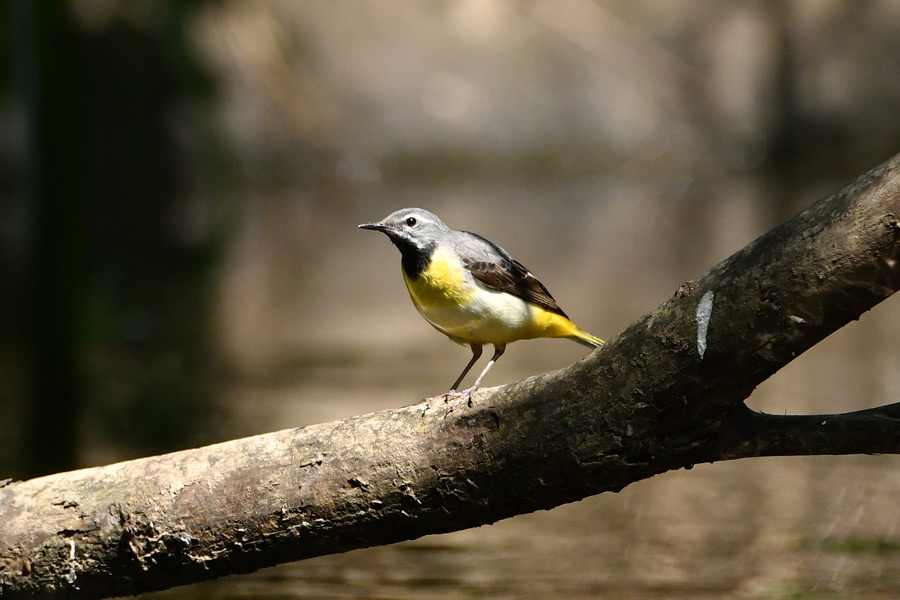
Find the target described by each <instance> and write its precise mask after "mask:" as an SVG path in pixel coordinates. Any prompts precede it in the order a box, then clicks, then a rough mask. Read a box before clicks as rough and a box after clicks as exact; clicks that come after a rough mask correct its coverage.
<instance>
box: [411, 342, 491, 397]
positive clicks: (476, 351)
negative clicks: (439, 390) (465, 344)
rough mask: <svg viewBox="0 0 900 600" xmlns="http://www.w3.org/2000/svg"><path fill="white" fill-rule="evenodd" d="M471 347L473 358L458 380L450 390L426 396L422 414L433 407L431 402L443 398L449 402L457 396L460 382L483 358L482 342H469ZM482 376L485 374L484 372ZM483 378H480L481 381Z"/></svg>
mask: <svg viewBox="0 0 900 600" xmlns="http://www.w3.org/2000/svg"><path fill="white" fill-rule="evenodd" d="M469 347H470V348H471V349H472V359H471V360H469V364H467V365H466V368H465V369H463V370H462V373H460V374H459V377H457V378H456V381H454V382H453V386H452V387H451V388H450V391H449V392H446V393H444V394H441V395H440V396H433V397H431V398H425V408H424V409H422V414H423V415H424V414H425V411H427V410H428V409H429V408H431V403H432V402H434V401H436V400H443V401H444V402H447V400H449V399H450V398H455V397H456V396H457V395H458V394H459V392H457V391H456V388H458V387H459V384H460V383H462V380H463V378H464V377H465V376H466V375H467V374H468V373H469V371H470V370H471V369H472V367H473V366H474V365H475V363H476V362H477V361H478V359H479V358H481V344H469ZM482 376H484V374H483V373H482ZM480 379H481V378H479V381H480Z"/></svg>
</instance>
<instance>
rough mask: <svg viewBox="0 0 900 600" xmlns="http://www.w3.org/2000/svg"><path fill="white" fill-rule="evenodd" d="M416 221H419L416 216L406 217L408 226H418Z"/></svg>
mask: <svg viewBox="0 0 900 600" xmlns="http://www.w3.org/2000/svg"><path fill="white" fill-rule="evenodd" d="M416 223H418V221H416V218H415V217H408V218H407V219H406V226H407V227H415V226H416Z"/></svg>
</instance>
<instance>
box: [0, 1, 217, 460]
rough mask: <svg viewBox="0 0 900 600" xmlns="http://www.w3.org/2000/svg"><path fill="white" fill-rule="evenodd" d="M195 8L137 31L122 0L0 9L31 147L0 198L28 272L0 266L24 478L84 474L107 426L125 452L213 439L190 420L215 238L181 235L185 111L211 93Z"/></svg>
mask: <svg viewBox="0 0 900 600" xmlns="http://www.w3.org/2000/svg"><path fill="white" fill-rule="evenodd" d="M198 4H200V3H199V2H165V3H164V2H156V3H153V5H152V7H150V8H146V7H145V9H144V12H143V13H142V17H143V18H142V20H141V22H139V23H136V22H135V21H134V20H133V19H131V20H130V19H128V18H127V17H128V15H127V14H126V13H125V12H124V8H122V6H124V5H120V7H119V8H120V11H121V12H120V13H118V14H109V15H106V17H105V19H104V20H103V22H101V23H97V22H95V23H89V22H85V20H84V19H83V18H82V19H81V20H80V21H79V19H78V18H76V16H77V15H76V11H75V10H74V9H73V5H72V3H70V2H61V1H54V2H50V1H48V2H39V3H33V2H31V1H30V0H21V1H19V0H16V1H14V2H11V3H9V4H8V5H7V6H8V7H9V11H8V12H7V11H4V12H3V17H2V18H3V21H4V22H6V23H7V24H9V23H10V22H12V23H15V27H13V32H14V34H13V36H12V38H11V42H12V44H11V45H12V48H11V50H12V51H11V52H8V53H4V57H3V60H4V61H7V60H9V58H10V56H11V57H12V61H13V63H14V66H15V78H14V81H13V82H12V83H13V85H12V89H11V91H12V93H13V94H14V96H15V97H16V99H17V103H18V106H19V107H20V108H21V117H22V119H23V121H24V123H25V134H24V138H25V144H26V145H27V147H28V152H27V153H26V154H25V155H24V156H22V157H21V158H22V162H23V163H24V164H21V165H18V167H19V170H18V173H19V175H18V176H16V177H11V178H10V179H12V181H11V183H10V187H11V188H12V190H14V191H13V193H11V194H9V195H7V196H6V197H5V200H4V202H5V203H11V204H16V203H17V204H18V207H15V208H11V207H10V206H6V207H4V208H5V211H6V212H8V213H11V214H14V215H18V216H19V218H20V226H21V228H22V231H21V232H17V233H16V235H18V236H21V237H20V239H21V240H24V241H25V248H27V250H26V251H25V255H26V256H27V259H26V261H25V262H24V263H22V264H24V265H27V267H28V268H27V270H25V271H23V270H21V266H18V265H16V264H11V265H10V264H5V265H4V276H5V277H6V278H7V280H8V281H11V282H15V284H14V285H10V286H5V289H6V290H8V291H9V295H8V296H7V297H5V298H4V303H5V304H7V305H8V306H10V308H11V310H10V312H11V313H13V314H17V315H19V318H17V319H12V320H10V321H9V323H11V324H12V325H11V327H12V328H13V329H12V331H11V332H10V333H11V334H12V336H11V338H8V339H6V340H5V341H4V346H5V351H4V354H7V355H9V356H11V357H14V359H13V360H12V361H10V363H6V366H5V368H8V369H16V368H18V369H21V371H22V374H23V375H24V376H23V377H20V378H18V380H19V381H20V383H21V388H20V389H22V390H23V391H24V393H25V398H28V400H27V402H26V405H25V407H24V409H22V410H21V411H20V412H21V413H22V414H23V416H22V422H24V424H25V426H24V427H22V428H21V430H20V435H19V436H17V437H18V439H19V443H20V445H21V450H20V451H19V452H18V453H17V454H18V456H17V457H16V458H17V464H18V465H19V466H18V467H17V468H16V469H15V470H16V474H18V475H23V474H31V475H33V474H37V473H43V472H48V471H54V470H62V469H68V468H73V467H75V466H77V465H78V464H80V462H79V457H78V451H79V450H78V448H79V444H78V440H79V438H80V437H81V436H96V435H98V434H100V435H103V436H108V437H109V438H110V439H111V440H113V442H114V443H118V444H120V445H122V446H123V447H124V448H130V450H126V451H125V453H126V454H143V453H147V452H158V451H161V450H165V449H168V448H174V447H177V446H180V445H183V444H184V443H185V441H186V440H191V439H195V438H200V439H204V437H205V436H208V434H204V433H203V431H202V428H201V430H200V431H198V423H201V422H202V419H203V418H204V416H205V415H206V413H207V412H208V411H209V402H210V400H211V397H212V396H211V394H212V392H213V390H212V389H211V388H210V386H209V383H208V382H209V377H208V375H209V370H210V369H211V368H213V365H214V364H215V363H216V356H215V352H214V349H213V348H212V347H211V346H210V343H209V335H208V328H209V319H210V307H211V299H210V286H211V283H212V280H211V277H212V275H213V273H214V269H215V266H216V263H217V260H218V256H219V255H220V252H221V247H222V246H221V244H222V241H223V237H222V231H221V230H217V229H216V226H215V225H213V226H211V227H210V228H209V229H208V230H207V231H206V232H205V235H203V236H200V237H198V238H194V239H186V238H185V237H184V236H179V235H178V226H177V222H176V221H177V219H179V218H190V215H185V214H184V213H185V208H184V204H185V189H186V187H187V186H188V185H189V184H190V182H191V175H190V174H189V173H186V172H185V168H186V161H185V160H184V156H183V151H182V148H181V147H180V143H179V140H178V132H177V128H176V125H177V122H176V115H177V112H178V110H179V109H180V104H179V103H181V102H183V101H184V99H185V98H192V99H194V101H198V99H199V101H203V99H208V98H209V97H210V96H211V94H212V93H213V91H214V86H213V82H212V79H211V78H210V77H209V76H208V75H207V74H206V73H205V72H204V71H203V69H202V68H201V67H200V66H199V64H198V63H197V62H196V61H195V60H194V58H193V56H192V53H191V42H190V40H189V39H187V38H186V32H185V30H184V27H183V25H184V22H185V14H186V13H189V12H190V11H191V10H194V9H195V7H196V5H198ZM82 16H83V15H82ZM4 31H5V32H6V33H7V34H8V32H9V28H5V29H4ZM9 47H10V46H5V48H9ZM5 83H6V85H7V86H9V85H10V83H11V82H9V81H7V82H5ZM6 91H7V92H9V91H10V88H9V87H7V89H6ZM208 133H209V132H204V134H208ZM7 344H8V346H6V345H7ZM14 349H15V350H14ZM22 350H24V352H22ZM10 379H13V378H12V377H11V378H10ZM88 398H89V399H90V402H89V403H88V402H87V400H88ZM9 410H12V408H9ZM14 439H15V438H14Z"/></svg>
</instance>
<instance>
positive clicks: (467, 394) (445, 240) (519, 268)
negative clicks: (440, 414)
mask: <svg viewBox="0 0 900 600" xmlns="http://www.w3.org/2000/svg"><path fill="white" fill-rule="evenodd" d="M359 228H360V229H369V230H373V231H380V232H382V233H384V234H385V235H387V236H388V238H390V240H391V242H393V244H394V245H395V246H396V247H397V249H398V250H399V251H400V256H401V259H400V265H401V271H402V274H403V281H404V283H405V284H406V289H407V291H408V292H409V297H410V299H412V303H413V305H414V306H415V307H416V310H418V312H419V314H420V315H421V316H422V317H423V318H424V319H425V320H426V321H427V322H428V323H429V324H431V326H432V327H434V328H435V329H437V330H438V331H439V332H441V333H443V334H444V335H446V336H447V337H448V338H450V339H451V340H452V341H454V342H456V343H458V344H462V345H467V346H469V348H470V349H471V351H472V358H471V360H469V362H468V364H466V366H465V368H464V369H463V370H462V373H460V375H459V377H457V378H456V381H455V382H453V385H452V386H451V387H450V390H449V391H448V392H446V393H444V394H442V395H440V396H434V397H432V398H426V399H425V410H426V411H427V410H428V408H429V407H430V406H431V404H432V402H435V401H437V400H438V399H440V398H443V400H444V402H445V403H446V402H449V400H450V399H454V400H455V401H454V403H453V404H452V405H451V406H450V408H449V411H448V414H449V412H452V411H453V410H454V409H455V408H456V407H457V406H458V405H459V404H461V403H462V402H463V401H465V402H467V403H468V405H469V406H471V402H472V395H473V394H474V393H475V392H476V391H477V390H478V389H479V387H480V386H481V383H482V381H483V380H484V377H485V375H487V374H488V371H490V370H491V367H493V366H494V364H496V362H497V360H498V359H499V358H500V357H501V356H502V355H503V353H504V352H505V351H506V346H507V345H508V344H510V343H511V342H515V341H518V340H527V339H534V338H567V339H570V340H573V341H575V342H578V343H579V344H582V345H584V346H587V347H589V348H599V347H600V346H602V345H603V343H604V342H603V340H601V339H600V338H598V337H596V336H594V335H592V334H590V333H588V332H587V331H585V330H583V329H581V328H580V327H578V326H577V325H576V324H575V323H573V322H572V321H571V320H570V319H569V317H568V316H567V315H566V313H565V312H563V310H562V309H561V308H560V307H559V304H557V303H556V300H554V299H553V296H551V295H550V292H549V291H548V290H547V288H546V287H545V286H544V284H542V283H541V282H540V281H539V280H538V279H537V278H536V277H535V276H534V275H533V274H532V273H531V271H529V270H528V269H527V268H525V266H524V265H522V263H520V262H519V261H517V260H515V259H513V258H512V257H511V256H510V255H509V253H507V252H506V250H504V249H503V248H501V247H500V246H498V245H497V244H495V243H494V242H492V241H490V240H489V239H487V238H485V237H482V236H480V235H478V234H476V233H472V232H469V231H457V230H455V229H451V228H450V227H449V226H447V225H446V224H445V223H444V222H443V221H442V220H441V219H440V218H439V217H438V216H437V215H435V214H434V213H431V212H429V211H427V210H424V209H422V208H403V209H400V210H398V211H395V212H393V213H391V214H389V215H388V216H387V217H385V218H384V219H382V220H381V221H377V222H374V223H363V224H361V225H359ZM487 344H490V345H492V346H493V347H494V355H493V356H492V357H491V359H490V361H488V363H487V366H486V367H485V368H484V370H483V371H482V372H481V374H480V375H478V377H477V378H476V379H475V382H474V383H473V384H472V386H471V387H469V388H467V389H465V390H463V391H457V390H458V389H459V386H460V384H461V383H462V381H463V379H464V378H465V376H466V374H468V373H469V371H470V370H471V369H472V367H473V366H474V365H475V363H476V362H477V361H478V359H479V358H481V355H482V347H483V346H485V345H487ZM423 414H424V411H423Z"/></svg>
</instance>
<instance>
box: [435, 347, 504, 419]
mask: <svg viewBox="0 0 900 600" xmlns="http://www.w3.org/2000/svg"><path fill="white" fill-rule="evenodd" d="M504 352H506V344H501V345H498V346H494V355H493V356H492V357H491V360H489V361H488V364H487V366H486V367H485V368H484V371H482V372H481V375H479V376H478V379H476V380H475V383H473V384H472V387H470V388H469V389H466V390H463V391H461V392H457V391H456V390H450V392H452V394H451V395H452V396H453V397H455V398H456V400H454V401H453V404H451V405H450V409H449V410H448V411H447V414H448V415H449V414H450V413H452V412H453V411H454V410H456V409H457V408H458V407H459V405H460V404H462V403H463V400H465V402H466V404H468V405H469V406H472V394H474V393H475V392H476V391H478V388H479V387H480V386H481V381H482V380H483V379H484V376H485V375H487V373H488V371H490V370H491V367H493V366H494V363H495V362H497V359H498V358H500V357H501V356H503V353H504ZM458 384H459V382H458V381H457V385H458ZM444 395H445V396H447V394H444ZM449 399H450V397H447V399H446V400H444V402H447V400H449Z"/></svg>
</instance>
